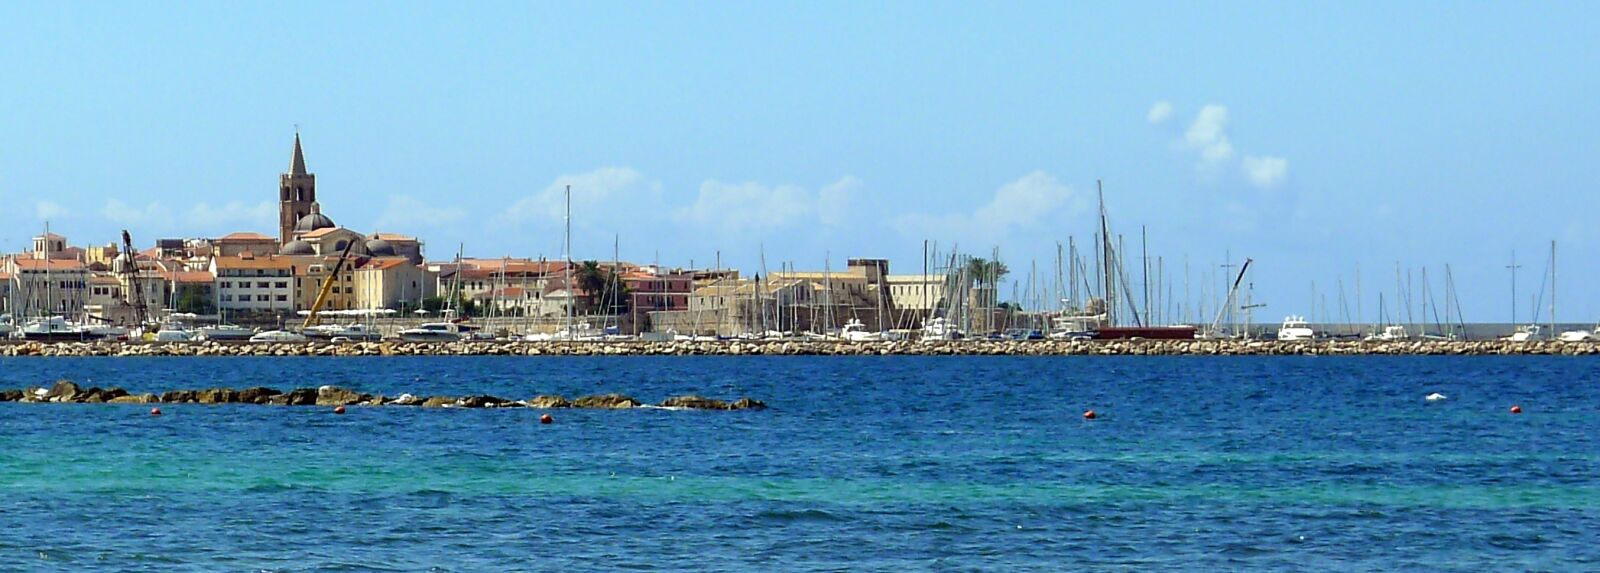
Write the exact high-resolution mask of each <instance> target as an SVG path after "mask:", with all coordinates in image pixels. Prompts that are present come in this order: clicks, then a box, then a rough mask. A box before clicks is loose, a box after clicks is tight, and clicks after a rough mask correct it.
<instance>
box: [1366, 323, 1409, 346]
mask: <svg viewBox="0 0 1600 573" xmlns="http://www.w3.org/2000/svg"><path fill="white" fill-rule="evenodd" d="M1409 338H1411V333H1410V332H1407V331H1406V327H1404V326H1401V325H1398V324H1391V325H1389V326H1385V327H1383V332H1375V333H1372V334H1369V335H1367V340H1373V341H1379V342H1392V341H1395V340H1406V339H1409Z"/></svg>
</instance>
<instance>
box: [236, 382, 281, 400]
mask: <svg viewBox="0 0 1600 573" xmlns="http://www.w3.org/2000/svg"><path fill="white" fill-rule="evenodd" d="M279 394H282V392H279V391H277V390H274V389H272V388H267V387H265V386H256V387H254V388H245V389H243V390H240V391H239V402H240V403H243V404H266V403H267V402H268V401H270V400H271V399H272V397H273V396H277V395H279Z"/></svg>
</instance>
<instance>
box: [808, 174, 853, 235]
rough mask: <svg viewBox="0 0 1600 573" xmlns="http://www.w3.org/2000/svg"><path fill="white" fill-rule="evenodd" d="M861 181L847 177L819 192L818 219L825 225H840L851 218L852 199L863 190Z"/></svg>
mask: <svg viewBox="0 0 1600 573" xmlns="http://www.w3.org/2000/svg"><path fill="white" fill-rule="evenodd" d="M861 186H862V185H861V180H860V179H857V178H855V177H854V176H850V175H846V176H844V177H841V178H839V180H838V181H834V182H833V183H829V184H827V185H824V186H823V187H822V189H820V190H818V191H817V217H818V218H819V219H821V221H822V224H823V225H830V226H831V225H838V224H840V223H842V222H843V221H844V220H845V219H847V218H848V217H849V216H850V203H851V200H850V199H851V197H852V196H853V195H854V194H855V193H856V192H857V191H859V190H860V189H861Z"/></svg>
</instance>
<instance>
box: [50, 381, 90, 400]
mask: <svg viewBox="0 0 1600 573" xmlns="http://www.w3.org/2000/svg"><path fill="white" fill-rule="evenodd" d="M81 391H82V390H81V389H80V388H78V385H77V383H74V382H73V381H71V380H57V381H56V383H55V385H53V386H51V387H50V389H49V390H47V391H46V392H45V393H44V400H45V401H46V402H71V401H72V399H73V398H76V397H77V396H78V393H79V392H81Z"/></svg>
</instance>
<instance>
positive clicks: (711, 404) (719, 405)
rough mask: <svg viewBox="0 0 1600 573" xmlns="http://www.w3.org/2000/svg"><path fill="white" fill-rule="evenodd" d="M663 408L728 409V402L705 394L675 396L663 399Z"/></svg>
mask: <svg viewBox="0 0 1600 573" xmlns="http://www.w3.org/2000/svg"><path fill="white" fill-rule="evenodd" d="M659 405H660V406H661V407H662V408H688V409H690V410H727V409H729V408H728V403H727V402H723V401H722V400H713V399H711V398H706V397H704V396H673V397H671V398H667V399H666V400H662V401H661V404H659Z"/></svg>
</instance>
